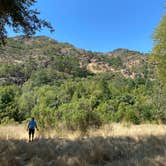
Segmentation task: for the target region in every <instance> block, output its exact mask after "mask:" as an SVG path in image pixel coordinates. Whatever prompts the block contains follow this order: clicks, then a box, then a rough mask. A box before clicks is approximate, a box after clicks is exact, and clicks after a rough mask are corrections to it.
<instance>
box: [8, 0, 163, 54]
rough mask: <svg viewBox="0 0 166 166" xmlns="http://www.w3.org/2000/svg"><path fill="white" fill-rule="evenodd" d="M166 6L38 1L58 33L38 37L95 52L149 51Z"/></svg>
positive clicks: (157, 1) (109, 0)
mask: <svg viewBox="0 0 166 166" xmlns="http://www.w3.org/2000/svg"><path fill="white" fill-rule="evenodd" d="M164 6H165V0H47V1H45V0H38V3H37V4H36V7H37V8H38V9H39V11H41V17H42V18H45V19H47V20H49V21H50V22H51V23H52V25H53V26H54V28H55V33H53V34H51V33H49V32H48V30H45V29H44V30H42V31H41V32H40V33H37V35H46V36H49V37H51V38H54V39H56V40H58V41H61V42H68V43H71V44H73V45H75V46H76V47H79V48H83V49H87V50H92V51H100V52H109V51H112V50H114V49H116V48H128V49H131V50H137V51H140V52H150V51H151V48H152V45H153V41H152V33H153V30H154V28H155V27H156V26H157V25H158V23H159V21H160V19H161V15H162V14H164V12H165V11H164ZM9 35H10V36H11V35H13V34H12V33H10V34H9Z"/></svg>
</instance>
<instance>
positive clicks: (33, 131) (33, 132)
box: [32, 129, 35, 141]
mask: <svg viewBox="0 0 166 166" xmlns="http://www.w3.org/2000/svg"><path fill="white" fill-rule="evenodd" d="M34 134H35V129H33V130H32V141H33V140H34Z"/></svg>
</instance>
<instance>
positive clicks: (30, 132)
mask: <svg viewBox="0 0 166 166" xmlns="http://www.w3.org/2000/svg"><path fill="white" fill-rule="evenodd" d="M31 134H32V131H31V129H29V142H30V141H31Z"/></svg>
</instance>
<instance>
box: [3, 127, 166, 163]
mask: <svg viewBox="0 0 166 166" xmlns="http://www.w3.org/2000/svg"><path fill="white" fill-rule="evenodd" d="M95 165H97V166H162V165H163V166H164V165H166V126H165V125H138V126H134V125H131V126H124V125H122V124H112V125H106V126H103V127H102V128H100V129H97V130H94V129H92V130H89V131H88V133H86V135H83V133H80V132H68V131H59V132H58V133H57V132H56V131H53V130H47V131H45V132H43V131H39V132H36V138H35V141H34V142H31V143H28V135H27V131H26V126H23V125H16V126H0V166H95Z"/></svg>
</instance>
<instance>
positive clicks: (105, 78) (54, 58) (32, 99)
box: [0, 36, 166, 132]
mask: <svg viewBox="0 0 166 166" xmlns="http://www.w3.org/2000/svg"><path fill="white" fill-rule="evenodd" d="M147 57H148V56H147V55H145V54H141V53H139V52H137V51H132V50H128V49H116V50H114V51H112V52H108V53H99V52H91V51H86V50H83V49H78V48H76V47H74V46H72V45H70V44H68V43H60V42H57V41H55V40H53V39H50V38H48V37H43V36H40V37H33V38H30V39H25V38H22V37H15V38H9V39H8V44H7V45H6V46H5V47H1V48H0V124H7V123H9V122H18V123H22V122H23V121H26V120H28V119H29V118H30V117H31V116H35V118H36V119H37V121H38V124H39V126H40V127H41V128H56V129H57V130H60V129H62V128H66V129H69V130H78V129H79V130H82V131H83V132H86V130H87V129H89V128H91V127H92V128H99V127H100V126H102V125H103V124H107V123H108V124H109V123H112V122H127V123H134V124H141V123H146V122H150V123H163V122H165V121H166V117H165V114H164V113H165V108H166V106H165V103H166V101H165V99H166V96H165V95H166V93H164V91H163V90H162V89H161V88H160V86H159V84H158V82H157V79H154V78H155V77H154V73H153V68H152V66H150V63H148V58H147ZM158 94H160V95H158Z"/></svg>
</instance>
